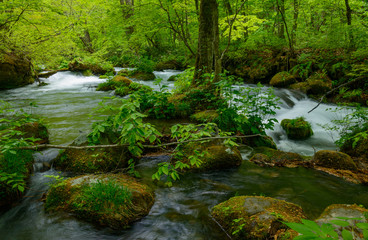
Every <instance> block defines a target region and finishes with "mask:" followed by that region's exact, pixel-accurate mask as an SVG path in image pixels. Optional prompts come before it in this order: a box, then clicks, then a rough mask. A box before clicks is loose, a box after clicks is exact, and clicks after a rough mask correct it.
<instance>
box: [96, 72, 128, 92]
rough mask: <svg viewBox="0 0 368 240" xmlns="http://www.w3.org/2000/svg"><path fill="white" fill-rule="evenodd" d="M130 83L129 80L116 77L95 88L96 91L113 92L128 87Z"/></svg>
mask: <svg viewBox="0 0 368 240" xmlns="http://www.w3.org/2000/svg"><path fill="white" fill-rule="evenodd" d="M131 83H132V80H130V79H129V78H127V77H123V76H120V75H116V76H115V77H113V78H112V79H108V80H106V82H103V83H100V84H98V86H97V89H96V90H97V91H110V90H115V89H117V88H120V87H129V86H130V84H131Z"/></svg>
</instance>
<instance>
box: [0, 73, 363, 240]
mask: <svg viewBox="0 0 368 240" xmlns="http://www.w3.org/2000/svg"><path fill="white" fill-rule="evenodd" d="M155 74H156V76H160V77H162V78H163V83H165V84H166V83H167V82H166V80H167V78H168V77H169V76H171V75H173V74H176V72H173V71H165V72H155ZM45 81H46V82H48V83H50V84H49V85H47V86H44V87H37V86H36V85H31V86H27V87H24V88H19V89H14V90H8V91H1V92H0V98H1V99H2V100H6V101H9V102H11V103H12V104H13V105H15V106H17V107H18V108H20V107H22V108H27V109H28V108H29V103H30V102H37V105H38V106H39V107H37V108H32V111H33V112H34V113H36V114H38V115H40V116H41V117H42V118H44V119H45V122H46V123H47V125H48V126H49V130H50V137H51V142H52V143H55V144H67V143H70V142H72V141H73V139H74V138H75V137H77V136H78V135H79V134H80V132H86V131H87V132H88V131H89V130H90V127H91V124H92V123H93V122H94V121H96V115H95V116H94V117H93V118H89V115H90V114H91V113H93V109H94V108H95V107H97V106H98V103H99V102H101V100H102V98H104V97H108V96H110V95H111V94H112V93H111V92H96V91H95V87H96V86H97V84H98V83H100V82H102V81H103V80H100V79H98V78H97V77H83V76H81V75H79V74H75V73H70V72H60V73H57V74H55V75H53V76H52V77H50V78H49V79H47V80H45ZM142 83H144V84H147V85H151V86H154V87H157V86H156V85H154V84H153V82H152V81H151V82H142ZM167 84H169V87H172V85H171V84H172V83H167ZM276 94H277V95H278V96H279V97H281V98H282V104H281V109H279V110H278V111H277V115H276V118H277V119H278V120H279V121H281V120H282V119H284V118H295V117H298V116H304V117H305V118H306V119H307V120H308V121H310V122H311V124H312V127H313V129H314V132H315V135H314V136H313V137H312V138H311V139H309V140H307V141H290V140H288V139H287V138H286V135H285V133H284V132H283V130H282V129H281V128H280V126H279V125H276V128H275V130H274V131H270V132H268V134H270V135H271V136H272V137H273V138H274V139H275V141H276V143H277V145H278V147H279V148H281V149H283V150H286V151H294V152H299V153H302V154H306V155H312V154H313V152H314V149H335V148H336V147H335V145H334V144H333V139H332V138H331V137H330V134H329V133H327V132H325V131H324V130H323V128H322V127H320V126H319V124H325V123H328V122H329V121H330V120H332V119H334V118H335V117H336V116H335V115H334V114H331V113H329V112H326V111H325V109H326V108H329V107H330V106H327V105H321V106H320V107H319V108H317V109H316V110H315V111H313V112H312V113H311V114H307V112H308V111H309V110H310V109H312V108H313V107H314V106H315V104H316V102H315V101H312V100H310V99H308V98H307V97H306V96H305V95H303V94H300V93H298V92H293V91H289V90H283V89H276ZM332 134H333V136H335V137H336V136H337V135H336V133H332ZM241 150H242V153H243V158H244V161H243V164H242V166H241V167H239V168H235V169H228V170H224V171H213V172H209V173H197V174H187V175H185V176H182V179H181V181H179V182H177V183H175V184H174V187H172V188H164V187H158V186H154V185H153V184H152V181H151V174H152V173H153V172H154V171H155V166H156V165H157V163H158V162H161V161H168V157H165V156H159V157H146V158H143V159H142V160H141V162H140V163H139V164H138V165H137V168H138V170H139V171H140V172H141V175H142V181H143V182H146V183H147V184H149V185H151V186H152V187H153V188H155V195H156V201H155V204H154V206H153V207H152V209H151V211H150V213H149V215H148V216H146V217H144V218H143V219H142V220H140V221H138V222H136V223H134V224H133V225H132V227H131V228H129V229H127V230H124V231H113V230H111V229H108V228H99V227H96V226H94V225H92V224H90V223H87V222H84V221H81V220H77V219H75V218H73V216H70V215H69V214H60V213H58V214H49V213H45V212H44V208H43V203H42V201H40V199H41V197H42V195H43V194H44V193H45V192H46V191H47V189H48V185H47V183H48V182H50V181H51V180H50V178H48V177H45V176H46V175H56V174H62V175H65V174H66V173H57V172H55V171H54V170H52V169H51V170H48V171H46V172H40V171H39V169H41V168H42V164H43V163H44V162H50V161H51V160H52V159H53V158H55V156H56V155H57V154H58V150H54V149H49V150H45V151H43V152H42V154H41V153H38V154H35V158H36V159H35V161H36V164H35V173H34V174H33V176H32V177H31V179H30V186H29V190H28V191H27V193H26V196H25V198H24V199H23V201H22V202H21V203H20V204H19V205H18V206H16V207H14V208H12V209H10V210H9V211H7V212H5V213H2V214H1V215H0V239H4V240H5V239H11V240H13V239H14V240H17V239H19V240H28V239H29V240H61V239H76V240H77V239H78V240H87V239H88V240H89V239H107V240H109V239H119V240H120V239H124V240H125V239H152V240H153V239H173V240H174V239H191V240H192V239H227V236H226V234H224V233H223V232H222V230H221V228H220V227H219V226H218V225H217V224H216V223H215V222H214V221H213V219H212V218H211V216H210V210H211V208H212V207H213V206H214V205H216V204H218V203H220V202H222V201H225V200H227V199H229V198H230V197H232V196H236V195H264V196H269V197H275V198H278V199H283V200H287V201H290V202H293V203H296V204H299V205H301V206H302V207H303V209H304V210H305V212H306V213H307V215H308V216H309V217H311V218H314V217H317V216H318V215H319V214H320V213H321V212H322V211H323V209H324V208H325V207H326V206H328V205H330V204H333V203H357V204H363V205H365V206H368V188H367V187H366V186H360V185H354V184H351V183H347V182H345V181H343V180H342V179H339V178H336V177H333V176H330V175H327V174H324V173H320V172H317V171H314V170H310V169H304V168H296V169H287V168H261V167H258V166H256V165H254V164H253V163H251V162H249V161H247V159H248V156H249V153H250V151H251V150H250V149H248V148H243V149H241Z"/></svg>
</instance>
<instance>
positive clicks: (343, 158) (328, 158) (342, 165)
mask: <svg viewBox="0 0 368 240" xmlns="http://www.w3.org/2000/svg"><path fill="white" fill-rule="evenodd" d="M313 161H314V162H315V163H316V164H317V165H319V166H323V167H327V168H333V169H343V170H357V166H356V165H355V163H354V161H353V160H352V159H351V157H350V156H349V155H347V154H345V153H342V152H337V151H330V150H321V151H318V152H316V153H315V154H314V157H313Z"/></svg>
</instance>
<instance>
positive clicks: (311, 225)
mask: <svg viewBox="0 0 368 240" xmlns="http://www.w3.org/2000/svg"><path fill="white" fill-rule="evenodd" d="M348 220H362V219H361V218H347V217H338V218H337V219H336V220H331V221H329V223H322V224H320V225H319V224H317V223H316V222H314V221H310V220H306V219H302V223H287V222H284V224H286V225H287V226H288V227H290V228H291V229H293V230H295V231H297V232H298V233H299V234H301V235H299V236H297V237H295V238H294V239H295V240H303V239H311V240H313V239H316V240H317V239H331V240H332V239H340V237H339V234H338V232H337V231H336V226H337V227H339V228H342V231H341V236H342V238H343V239H344V240H353V239H360V238H359V237H358V235H357V233H356V231H359V230H360V231H361V232H362V234H363V236H364V239H368V223H366V222H356V221H354V224H351V223H349V221H348Z"/></svg>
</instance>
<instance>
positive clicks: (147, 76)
mask: <svg viewBox="0 0 368 240" xmlns="http://www.w3.org/2000/svg"><path fill="white" fill-rule="evenodd" d="M129 77H131V78H135V79H138V80H142V81H151V80H155V78H156V76H155V74H153V73H151V72H150V73H147V72H139V71H133V72H131V73H130V74H129Z"/></svg>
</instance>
